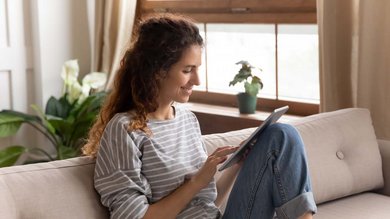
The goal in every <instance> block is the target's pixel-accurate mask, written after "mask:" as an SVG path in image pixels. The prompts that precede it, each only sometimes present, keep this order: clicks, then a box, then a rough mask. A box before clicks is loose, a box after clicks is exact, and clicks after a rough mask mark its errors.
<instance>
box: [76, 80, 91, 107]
mask: <svg viewBox="0 0 390 219" xmlns="http://www.w3.org/2000/svg"><path fill="white" fill-rule="evenodd" d="M90 91H91V87H90V86H89V85H88V84H83V86H82V87H81V94H80V96H79V99H78V101H77V102H78V103H79V104H81V103H82V102H84V100H85V99H87V97H88V96H89V92H90Z"/></svg>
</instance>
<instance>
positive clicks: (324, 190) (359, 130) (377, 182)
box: [0, 109, 390, 219]
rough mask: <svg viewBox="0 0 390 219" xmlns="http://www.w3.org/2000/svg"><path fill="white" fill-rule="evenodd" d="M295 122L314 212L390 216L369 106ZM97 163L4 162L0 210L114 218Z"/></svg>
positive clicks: (389, 189)
mask: <svg viewBox="0 0 390 219" xmlns="http://www.w3.org/2000/svg"><path fill="white" fill-rule="evenodd" d="M291 124H292V125H294V126H295V127H296V128H297V129H298V130H299V132H300V133H301V135H302V138H303V141H304V143H305V146H306V151H307V154H308V163H309V169H310V174H311V178H312V184H313V192H314V196H315V200H316V203H317V204H318V213H317V215H316V216H315V218H318V219H319V218H325V219H332V218H342V219H359V218H362V219H363V218H364V219H368V218H375V219H382V218H390V207H389V206H390V142H388V141H381V140H377V139H376V137H375V133H374V129H373V126H372V122H371V117H370V113H369V111H368V110H365V109H344V110H339V111H335V112H330V113H322V114H317V115H313V116H309V117H305V118H302V119H298V120H294V121H293V122H291ZM252 130H253V129H243V130H238V131H233V132H228V133H221V134H211V135H205V136H204V140H205V142H206V145H207V149H208V151H209V152H211V151H213V150H214V149H215V148H216V147H218V146H222V145H236V144H238V143H239V142H241V141H242V140H243V139H245V137H247V136H249V135H250V133H251V131H252ZM378 143H379V146H378ZM93 170H94V160H93V159H90V158H88V157H79V158H73V159H68V160H62V161H54V162H49V163H40V164H32V165H24V166H14V167H7V168H0V218H7V219H14V218H23V219H27V218H31V219H38V218H50V219H51V218H56V219H61V218H67V219H68V218H94V219H99V218H109V214H108V211H107V209H106V208H105V207H103V206H102V205H101V204H100V201H99V196H98V194H97V193H96V191H95V190H94V187H93ZM216 177H219V173H218V174H217V176H216Z"/></svg>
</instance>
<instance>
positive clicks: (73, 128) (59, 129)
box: [0, 60, 107, 167]
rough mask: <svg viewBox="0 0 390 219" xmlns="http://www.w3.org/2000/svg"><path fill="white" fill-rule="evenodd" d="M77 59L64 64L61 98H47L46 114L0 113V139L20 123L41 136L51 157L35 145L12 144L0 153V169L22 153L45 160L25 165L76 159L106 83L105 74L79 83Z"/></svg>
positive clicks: (39, 110) (37, 112)
mask: <svg viewBox="0 0 390 219" xmlns="http://www.w3.org/2000/svg"><path fill="white" fill-rule="evenodd" d="M78 73H79V66H78V63H77V60H69V61H67V62H65V64H64V66H63V68H62V73H61V77H62V79H63V80H64V88H63V93H62V96H61V97H60V98H59V99H57V98H55V97H50V98H49V100H48V101H47V104H46V108H45V111H43V110H42V109H40V107H38V106H37V105H32V106H31V107H32V108H33V109H34V111H35V112H36V114H32V115H30V114H26V113H23V112H18V111H14V110H2V111H0V138H3V137H8V136H11V135H14V134H16V133H17V132H18V130H19V128H20V127H21V125H22V124H28V125H30V126H32V127H33V128H34V129H36V130H37V131H38V132H40V133H41V134H43V135H44V136H45V137H46V138H47V139H48V141H49V142H50V144H52V146H53V147H54V148H55V150H56V154H55V155H53V154H50V153H49V152H48V151H46V150H45V149H44V148H41V147H38V146H36V145H29V146H28V147H25V146H22V145H12V146H9V147H6V148H3V149H1V150H0V167H4V166H11V165H13V164H14V163H15V162H16V161H17V160H18V159H19V157H20V156H21V155H22V154H24V153H29V154H38V153H39V154H41V155H44V157H45V158H44V159H43V160H42V159H39V160H27V161H26V162H25V163H34V162H41V161H50V160H57V159H66V158H70V157H75V156H79V155H80V154H81V152H80V147H81V146H82V145H83V143H84V139H85V138H86V135H87V132H88V130H89V128H90V126H91V125H92V123H93V122H94V121H95V119H96V116H97V114H98V113H99V110H100V106H101V104H102V101H103V100H104V98H105V96H106V92H105V91H99V90H100V89H101V88H102V87H103V86H104V85H105V83H106V80H107V74H106V73H100V72H92V73H89V74H87V75H86V76H85V77H84V78H83V80H82V82H81V83H80V82H79V80H78Z"/></svg>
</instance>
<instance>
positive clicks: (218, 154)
mask: <svg viewBox="0 0 390 219" xmlns="http://www.w3.org/2000/svg"><path fill="white" fill-rule="evenodd" d="M237 149H238V147H234V146H224V147H219V148H217V149H216V150H215V151H214V152H213V153H212V154H210V155H209V156H208V158H207V160H206V162H205V163H204V164H203V166H202V167H201V168H200V169H199V171H198V172H197V173H196V174H195V175H194V176H193V177H192V178H191V181H192V182H193V183H194V184H195V185H197V186H199V187H200V188H201V189H202V188H204V187H206V186H207V185H208V184H209V183H210V181H211V180H212V179H213V177H214V175H215V172H216V171H217V165H218V164H221V163H223V162H224V161H225V160H226V159H227V157H228V155H229V154H231V153H233V152H235V151H236V150H237Z"/></svg>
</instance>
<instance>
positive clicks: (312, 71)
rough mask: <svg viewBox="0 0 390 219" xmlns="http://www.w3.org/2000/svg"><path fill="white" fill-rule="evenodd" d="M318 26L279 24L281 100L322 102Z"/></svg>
mask: <svg viewBox="0 0 390 219" xmlns="http://www.w3.org/2000/svg"><path fill="white" fill-rule="evenodd" d="M317 28H318V27H317V25H302V24H299V25H290V24H288V25H287V24H286V25H278V75H279V77H278V81H279V87H278V88H279V99H285V100H293V101H303V102H312V103H319V66H318V60H319V58H318V32H317Z"/></svg>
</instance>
